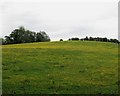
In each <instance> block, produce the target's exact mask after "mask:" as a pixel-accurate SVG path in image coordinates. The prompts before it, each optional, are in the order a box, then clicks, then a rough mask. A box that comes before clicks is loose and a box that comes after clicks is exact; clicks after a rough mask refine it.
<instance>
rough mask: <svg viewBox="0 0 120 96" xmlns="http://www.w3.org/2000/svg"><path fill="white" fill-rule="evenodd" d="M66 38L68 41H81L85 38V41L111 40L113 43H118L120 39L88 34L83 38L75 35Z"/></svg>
mask: <svg viewBox="0 0 120 96" xmlns="http://www.w3.org/2000/svg"><path fill="white" fill-rule="evenodd" d="M68 40H69V41H70V40H72V41H74V40H81V41H84V40H86V41H100V42H113V43H118V44H119V43H120V41H119V40H117V39H108V38H106V37H104V38H102V37H88V36H86V37H85V38H81V39H80V38H78V37H75V38H69V39H68Z"/></svg>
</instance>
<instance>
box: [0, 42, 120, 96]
mask: <svg viewBox="0 0 120 96" xmlns="http://www.w3.org/2000/svg"><path fill="white" fill-rule="evenodd" d="M2 50H3V51H2V55H3V58H2V60H3V61H2V65H3V66H2V67H3V94H45V93H46V94H103V93H104V94H113V93H117V92H118V87H117V84H118V44H114V43H104V42H93V41H63V42H40V43H26V44H15V45H4V46H3V47H2Z"/></svg>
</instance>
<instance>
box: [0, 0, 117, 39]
mask: <svg viewBox="0 0 120 96" xmlns="http://www.w3.org/2000/svg"><path fill="white" fill-rule="evenodd" d="M111 1H112V0H111ZM117 12H118V10H117V3H116V2H99V3H97V2H79V3H78V2H72V3H70V2H60V3H57V2H50V3H49V2H43V3H42V2H39V3H36V2H15V1H14V2H8V1H6V2H5V3H3V5H2V17H3V22H2V28H3V30H2V31H3V33H2V35H0V36H5V35H8V34H9V33H10V32H11V31H12V30H13V29H15V28H16V27H18V26H21V25H22V26H25V27H26V28H27V29H29V30H33V31H40V30H44V31H46V32H47V33H48V34H49V35H50V37H51V39H52V40H59V39H60V38H63V39H68V38H69V37H72V36H78V37H85V36H87V35H88V36H105V37H108V38H117V35H118V30H117V29H118V28H117V27H118V25H117V21H118V13H117Z"/></svg>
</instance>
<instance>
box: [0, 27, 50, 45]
mask: <svg viewBox="0 0 120 96" xmlns="http://www.w3.org/2000/svg"><path fill="white" fill-rule="evenodd" d="M0 41H2V44H3V45H5V44H19V43H30V42H46V41H50V37H49V36H48V35H47V34H46V33H45V32H44V31H40V32H33V31H30V30H26V29H25V28H24V27H22V26H21V27H20V28H18V29H15V30H13V31H12V32H11V34H10V35H9V36H5V39H3V38H1V40H0Z"/></svg>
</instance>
